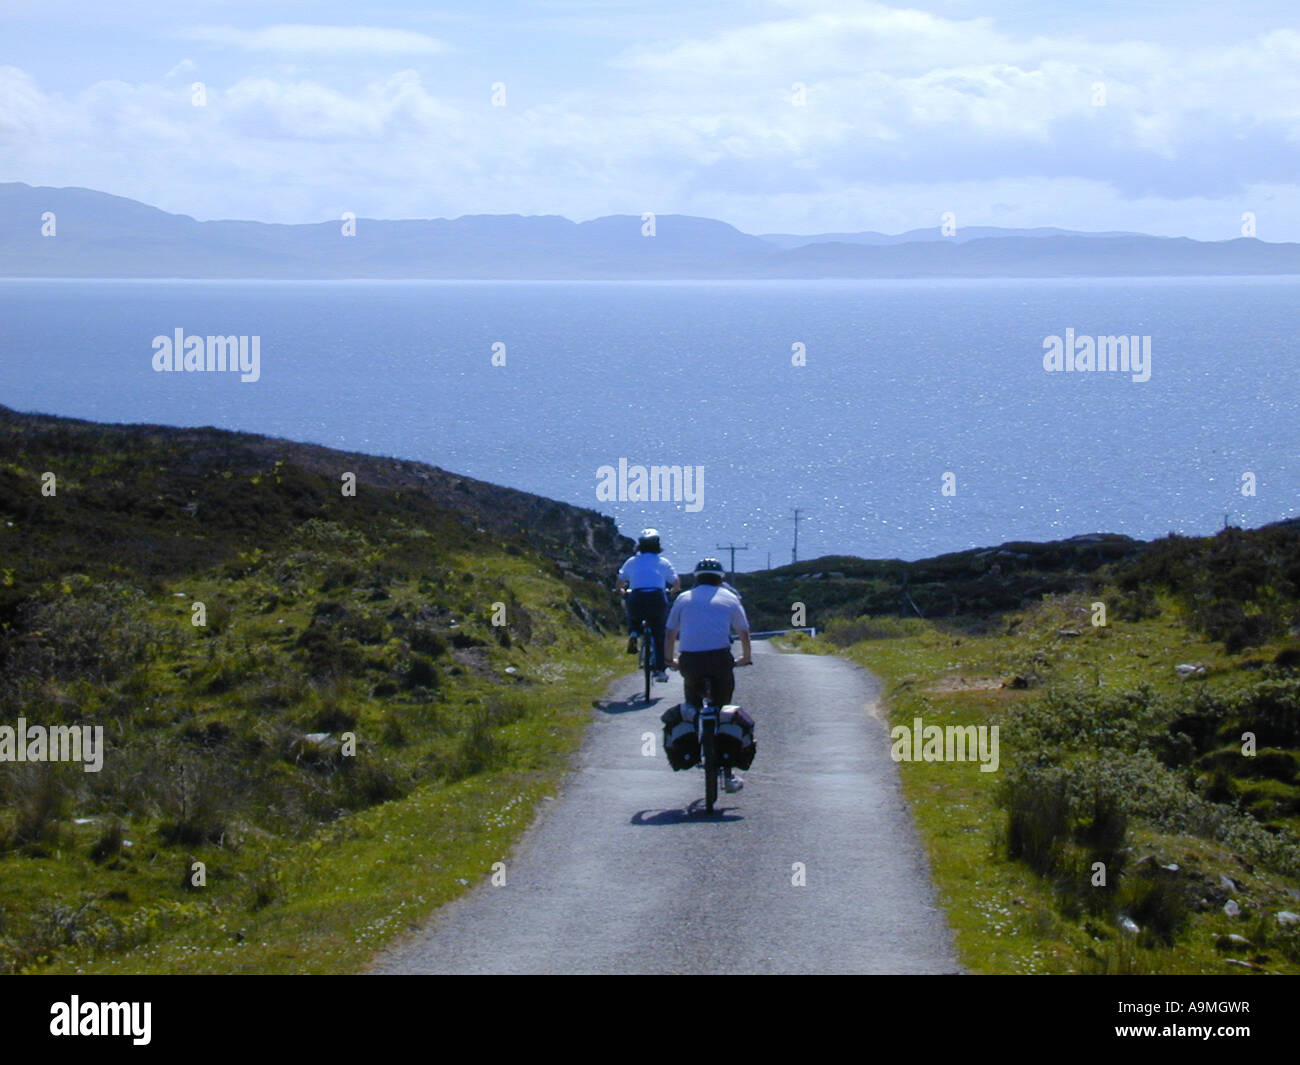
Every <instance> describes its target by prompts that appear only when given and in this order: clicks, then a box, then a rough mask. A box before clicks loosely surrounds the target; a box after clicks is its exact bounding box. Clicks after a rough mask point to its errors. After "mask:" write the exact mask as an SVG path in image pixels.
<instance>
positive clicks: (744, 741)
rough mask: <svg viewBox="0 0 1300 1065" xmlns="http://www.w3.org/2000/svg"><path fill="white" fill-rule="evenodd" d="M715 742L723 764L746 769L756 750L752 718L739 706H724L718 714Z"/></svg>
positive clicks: (719, 758) (752, 760) (750, 763)
mask: <svg viewBox="0 0 1300 1065" xmlns="http://www.w3.org/2000/svg"><path fill="white" fill-rule="evenodd" d="M719 717H720V720H719V722H718V736H717V739H716V740H715V741H714V742H715V743H716V744H717V751H718V760H719V761H720V762H722V764H723V765H724V766H731V767H733V768H735V769H748V768H749V767H750V766H751V765H752V764H753V762H754V755H755V754H756V753H757V752H758V744H757V743H755V742H754V719H753V718H752V717H750V716H749V715H748V714H747V713H745V711H744V710H743V709H741V708H740V707H739V706H724V707H723V708H722V712H721V714H720V715H719Z"/></svg>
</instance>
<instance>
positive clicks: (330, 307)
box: [0, 278, 1300, 570]
mask: <svg viewBox="0 0 1300 1065" xmlns="http://www.w3.org/2000/svg"><path fill="white" fill-rule="evenodd" d="M1298 297H1300V278H1287V279H1257V278H1251V279H1241V280H1236V279H1217V278H1216V279H1191V280H1187V279H1178V280H1167V279H1151V280H1133V279H1124V280H1109V279H1108V280H1084V281H1080V280H1070V281H1038V282H1034V281H1004V280H997V281H941V282H912V281H884V282H859V281H844V282H838V281H837V282H790V281H779V282H724V283H700V282H680V283H679V282H662V283H622V282H619V283H567V282H534V283H518V282H502V283H476V282H471V283H455V282H452V283H448V282H302V283H299V282H280V283H267V282H195V281H191V282H155V281H148V282H144V281H135V282H82V281H0V403H3V404H5V405H7V406H10V407H13V408H15V409H18V410H25V411H43V412H47V413H52V414H62V415H69V416H73V417H79V418H89V419H93V420H96V421H109V422H160V423H165V424H170V425H215V426H220V427H223V428H228V429H242V430H249V431H252V432H258V433H266V434H270V435H273V436H282V437H287V438H291V439H298V440H308V441H314V442H317V443H321V444H326V445H329V446H331V447H339V448H345V449H349V450H357V451H366V452H373V453H378V454H388V455H397V456H401V457H404V458H411V459H418V460H422V461H426V462H430V463H434V464H436V465H439V466H442V467H444V468H446V469H449V470H454V471H457V472H462V473H466V474H469V475H471V476H474V477H478V478H482V479H484V480H487V481H493V482H496V483H499V484H506V485H512V486H514V487H517V488H522V489H525V490H527V491H530V492H536V493H538V494H540V495H544V496H550V497H553V498H556V499H562V500H566V501H568V502H571V503H576V504H580V505H583V506H590V507H595V508H597V509H599V510H602V511H604V512H605V513H610V514H613V515H614V516H615V518H616V519H617V520H618V523H619V525H620V527H621V528H622V529H623V531H624V532H626V533H630V534H633V535H635V533H636V531H637V530H638V529H639V528H641V527H642V526H645V525H653V526H656V527H657V528H659V529H660V530H661V531H662V532H663V534H664V538H665V546H666V552H667V553H668V555H669V556H670V557H671V558H673V559H674V561H676V562H678V563H679V564H681V565H686V564H689V563H691V562H693V561H694V559H695V558H697V557H699V556H700V555H705V554H719V552H718V551H717V550H716V545H718V544H722V543H728V542H733V541H734V542H736V543H739V544H744V543H748V544H750V545H751V547H752V550H750V551H749V552H746V553H741V554H738V555H737V568H739V569H741V570H744V569H748V568H758V567H762V566H764V565H766V564H767V557H768V553H769V552H770V553H771V559H772V562H773V564H774V565H779V564H781V563H784V562H788V561H789V559H790V548H791V533H792V523H791V521H790V512H791V508H792V507H796V506H797V507H801V508H803V509H804V511H805V513H806V517H807V520H805V521H803V522H801V525H800V532H799V555H800V557H801V558H812V557H815V556H818V555H823V554H856V555H862V556H867V557H901V558H920V557H924V556H927V555H932V554H936V553H939V552H943V551H950V550H958V549H962V548H966V547H971V546H975V545H987V544H996V543H1001V542H1003V541H1005V540H1011V539H1031V540H1034V539H1052V538H1059V537H1063V536H1070V535H1074V534H1076V533H1083V532H1095V531H1110V532H1119V533H1127V534H1129V535H1131V536H1137V537H1143V538H1146V537H1152V536H1160V535H1163V534H1165V533H1166V532H1169V531H1178V532H1184V533H1208V532H1213V531H1214V530H1215V529H1217V528H1219V527H1221V526H1222V524H1223V519H1224V514H1225V512H1226V513H1227V514H1228V516H1229V518H1230V520H1231V521H1232V522H1233V523H1234V524H1245V525H1258V524H1262V523H1264V522H1268V521H1275V520H1278V519H1280V518H1284V517H1292V516H1295V515H1296V514H1298V513H1300V388H1297V372H1296V364H1297V360H1298V359H1300V340H1297V338H1298V337H1300V298H1298ZM177 327H182V328H183V329H184V330H185V331H186V332H187V333H190V334H201V335H206V334H223V335H224V334H249V335H253V334H256V335H258V336H260V337H261V380H260V381H258V382H256V383H249V384H245V383H241V382H240V381H239V380H238V377H237V376H235V375H217V374H206V373H190V374H162V373H155V372H154V371H153V369H152V367H151V359H152V355H153V350H152V346H151V344H152V340H153V337H154V336H156V335H159V334H168V335H170V334H171V333H172V332H173V330H174V329H176V328H177ZM1067 327H1072V328H1073V329H1074V330H1075V332H1076V334H1089V335H1098V334H1102V335H1105V334H1121V333H1122V334H1148V335H1150V336H1151V337H1152V342H1151V343H1152V373H1151V379H1150V380H1149V381H1147V382H1145V383H1135V382H1133V381H1131V380H1130V378H1129V376H1128V375H1121V374H1111V373H1100V374H1099V373H1093V374H1049V373H1046V372H1045V371H1044V370H1043V367H1042V355H1043V338H1044V337H1046V336H1048V335H1051V334H1055V335H1064V333H1065V330H1066V328H1067ZM496 342H501V343H504V344H505V345H506V366H504V367H494V366H493V365H492V364H491V356H492V345H493V344H494V343H496ZM796 342H801V343H803V344H804V345H806V349H807V365H806V366H803V367H794V366H792V365H791V345H792V344H794V343H796ZM620 457H622V458H626V459H627V461H628V463H629V464H637V463H640V464H644V465H651V464H659V465H669V464H682V465H691V466H703V467H704V494H703V507H702V509H700V510H699V511H698V512H694V513H692V512H688V511H687V509H686V503H685V502H681V503H672V502H665V503H644V504H642V503H628V502H620V503H601V502H599V501H598V500H597V498H596V483H597V478H596V470H597V468H598V467H599V466H602V465H605V464H609V465H613V466H616V465H617V464H618V460H619V458H620ZM1245 471H1251V472H1253V473H1254V474H1255V476H1256V478H1257V482H1258V487H1257V492H1258V494H1257V495H1256V496H1255V497H1254V498H1246V497H1243V496H1242V495H1241V492H1240V490H1239V486H1240V484H1241V475H1242V473H1243V472H1245ZM945 472H951V473H953V474H954V475H955V478H956V495H955V496H952V497H945V496H943V495H942V494H941V491H940V488H941V477H942V475H943V474H944V473H945Z"/></svg>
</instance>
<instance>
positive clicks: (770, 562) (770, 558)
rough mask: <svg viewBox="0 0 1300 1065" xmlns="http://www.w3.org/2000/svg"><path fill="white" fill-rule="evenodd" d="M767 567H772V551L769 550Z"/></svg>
mask: <svg viewBox="0 0 1300 1065" xmlns="http://www.w3.org/2000/svg"><path fill="white" fill-rule="evenodd" d="M767 568H768V569H771V568H772V552H771V551H769V552H768V553H767Z"/></svg>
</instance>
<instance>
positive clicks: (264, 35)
mask: <svg viewBox="0 0 1300 1065" xmlns="http://www.w3.org/2000/svg"><path fill="white" fill-rule="evenodd" d="M181 36H182V37H184V38H186V39H188V40H197V41H209V42H211V43H213V44H228V45H233V46H235V47H237V48H244V49H247V50H249V51H254V52H310V53H319V54H348V53H372V54H376V55H383V54H388V55H414V54H421V55H433V54H436V53H438V52H442V51H446V49H447V45H446V44H445V43H444V42H442V41H440V40H438V39H437V38H436V37H430V36H429V35H428V34H424V33H416V32H415V31H413V30H391V29H384V28H381V27H378V26H312V25H304V24H288V23H284V24H280V25H277V26H267V27H265V28H264V29H260V30H241V29H235V28H233V27H230V26H199V27H195V28H193V29H190V30H186V31H184V32H183V33H182V34H181Z"/></svg>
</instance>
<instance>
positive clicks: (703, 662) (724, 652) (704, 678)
mask: <svg viewBox="0 0 1300 1065" xmlns="http://www.w3.org/2000/svg"><path fill="white" fill-rule="evenodd" d="M677 664H678V665H679V666H680V667H681V671H682V686H683V687H684V688H685V689H686V701H687V702H688V703H690V704H691V705H692V706H703V705H704V691H705V685H706V684H711V685H712V688H713V690H712V696H713V705H714V706H724V705H725V704H727V703H729V702H731V696H732V694H733V693H734V692H735V690H736V672H735V669H736V660H735V659H734V658H732V657H731V648H730V647H723V648H720V649H719V650H717V651H682V652H680V653H679V654H678V655H677Z"/></svg>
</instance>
